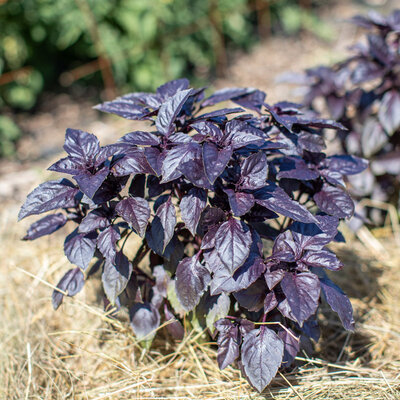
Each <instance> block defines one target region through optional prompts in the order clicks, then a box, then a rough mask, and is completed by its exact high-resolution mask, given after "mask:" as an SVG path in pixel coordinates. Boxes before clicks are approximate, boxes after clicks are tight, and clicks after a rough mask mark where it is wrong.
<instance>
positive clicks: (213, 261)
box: [203, 249, 229, 294]
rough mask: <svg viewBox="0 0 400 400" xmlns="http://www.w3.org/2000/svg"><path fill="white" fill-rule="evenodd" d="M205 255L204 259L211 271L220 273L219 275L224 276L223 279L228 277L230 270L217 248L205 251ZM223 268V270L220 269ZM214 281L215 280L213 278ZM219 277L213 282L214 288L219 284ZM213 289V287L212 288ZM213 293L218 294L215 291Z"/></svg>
mask: <svg viewBox="0 0 400 400" xmlns="http://www.w3.org/2000/svg"><path fill="white" fill-rule="evenodd" d="M203 257H204V261H205V262H206V265H207V268H208V270H209V271H211V272H214V273H217V272H218V273H219V276H220V275H221V276H222V279H223V280H224V279H226V276H227V275H228V274H229V271H227V268H226V266H225V264H224V263H223V262H222V260H221V259H220V257H219V255H218V252H217V250H216V249H213V250H211V251H205V252H203ZM220 270H223V271H220ZM213 282H214V280H213ZM218 282H219V279H218V277H216V280H215V282H214V284H213V286H212V287H213V288H215V287H216V286H215V285H216V284H218ZM212 290H213V289H212ZM212 294H216V293H214V291H213V293H212Z"/></svg>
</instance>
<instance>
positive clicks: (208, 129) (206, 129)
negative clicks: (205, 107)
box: [191, 121, 224, 143]
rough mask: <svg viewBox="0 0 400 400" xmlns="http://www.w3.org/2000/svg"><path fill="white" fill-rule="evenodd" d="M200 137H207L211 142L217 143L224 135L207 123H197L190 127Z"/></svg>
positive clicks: (214, 126)
mask: <svg viewBox="0 0 400 400" xmlns="http://www.w3.org/2000/svg"><path fill="white" fill-rule="evenodd" d="M191 126H192V127H193V128H194V129H196V131H197V132H199V133H200V134H201V135H202V136H205V137H209V138H210V139H212V141H213V142H216V143H219V142H220V141H221V140H222V138H223V136H224V134H223V133H222V131H221V129H219V128H218V127H217V126H216V125H214V124H213V123H212V122H209V121H199V122H195V123H194V124H192V125H191Z"/></svg>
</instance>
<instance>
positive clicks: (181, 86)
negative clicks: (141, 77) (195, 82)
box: [157, 78, 189, 100]
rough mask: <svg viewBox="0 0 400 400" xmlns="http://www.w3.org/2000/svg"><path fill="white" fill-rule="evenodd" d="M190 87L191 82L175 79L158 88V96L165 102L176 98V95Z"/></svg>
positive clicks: (184, 79)
mask: <svg viewBox="0 0 400 400" xmlns="http://www.w3.org/2000/svg"><path fill="white" fill-rule="evenodd" d="M188 87H189V81H188V80H187V79H186V78H182V79H175V80H173V81H169V82H167V83H164V84H163V85H161V86H159V87H158V88H157V94H158V95H159V96H160V97H161V98H163V99H164V100H166V99H168V98H169V97H172V96H174V95H175V94H176V93H178V92H181V91H182V90H185V89H187V88H188Z"/></svg>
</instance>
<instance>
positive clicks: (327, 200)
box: [314, 183, 354, 218]
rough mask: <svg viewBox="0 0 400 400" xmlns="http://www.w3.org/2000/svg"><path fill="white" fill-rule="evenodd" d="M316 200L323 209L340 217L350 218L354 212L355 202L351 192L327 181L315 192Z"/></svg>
mask: <svg viewBox="0 0 400 400" xmlns="http://www.w3.org/2000/svg"><path fill="white" fill-rule="evenodd" d="M314 201H315V203H316V204H317V206H318V207H319V209H320V210H321V211H323V212H325V213H327V214H329V215H333V216H335V217H338V218H346V217H347V218H350V217H351V216H352V215H353V213H354V203H353V200H352V199H351V197H350V196H349V194H348V193H347V192H346V191H345V190H344V189H341V188H338V187H335V186H331V185H329V184H327V183H324V185H323V186H322V189H321V190H320V191H319V192H317V193H316V194H314Z"/></svg>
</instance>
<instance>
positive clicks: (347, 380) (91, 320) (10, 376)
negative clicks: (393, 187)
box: [0, 205, 400, 400]
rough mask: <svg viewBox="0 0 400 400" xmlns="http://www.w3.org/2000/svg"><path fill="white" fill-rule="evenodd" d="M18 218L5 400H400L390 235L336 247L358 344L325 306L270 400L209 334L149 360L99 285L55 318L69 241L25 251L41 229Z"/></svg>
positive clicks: (0, 349)
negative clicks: (223, 362) (222, 363)
mask: <svg viewBox="0 0 400 400" xmlns="http://www.w3.org/2000/svg"><path fill="white" fill-rule="evenodd" d="M17 211H18V210H17V208H16V207H15V206H12V205H10V206H7V205H4V206H3V211H2V213H1V215H0V254H1V263H0V311H1V322H0V398H1V399H51V400H55V399H91V400H94V399H190V398H195V399H215V400H216V399H263V398H266V399H308V400H312V399H326V400H331V399H332V400H333V399H358V400H362V399H371V400H378V399H400V287H399V281H400V252H399V251H398V248H397V246H396V245H395V242H394V240H393V238H392V237H391V235H390V233H388V232H379V234H380V236H381V238H380V239H378V240H379V245H377V244H376V242H373V243H371V244H370V243H369V242H368V238H367V239H366V238H365V237H364V238H363V241H364V244H363V243H361V242H359V241H358V240H355V239H351V238H350V241H349V242H348V244H345V245H337V246H335V251H337V252H338V254H339V256H340V257H341V259H342V260H343V261H344V263H345V268H344V270H343V271H341V272H339V273H336V274H335V275H334V278H335V280H336V282H338V283H339V284H340V285H341V286H342V287H343V288H344V290H345V291H346V292H347V294H348V295H349V296H350V298H351V300H352V303H353V306H354V308H355V313H356V320H357V331H356V333H355V334H349V333H347V332H345V331H344V330H343V329H342V328H341V327H340V323H339V321H338V319H337V318H336V316H335V315H334V314H333V313H332V312H329V310H328V309H327V308H326V307H323V309H322V313H321V325H322V339H321V341H320V343H319V344H318V345H317V347H316V351H315V353H314V354H301V355H300V357H298V360H297V365H296V367H295V369H294V370H293V371H291V372H289V373H285V374H282V375H278V376H277V378H276V379H275V380H274V381H273V384H272V385H271V387H270V388H268V389H267V390H266V391H265V392H264V393H263V394H262V395H259V394H257V393H256V392H255V391H254V390H252V388H251V387H250V386H249V385H248V383H247V382H246V380H245V379H244V378H243V377H242V376H241V375H240V372H239V371H238V370H237V369H235V368H231V367H229V368H227V369H226V370H224V371H222V372H221V371H219V370H218V368H217V363H216V350H215V346H213V344H212V343H207V342H206V340H205V338H204V335H202V334H201V333H197V332H194V333H188V334H187V336H186V337H185V339H184V340H183V341H182V342H181V343H179V342H173V341H172V340H170V339H169V338H168V337H167V336H165V332H164V330H163V329H162V330H161V332H160V335H159V337H158V339H157V340H156V341H155V343H154V345H153V347H152V348H151V349H150V350H149V351H146V350H143V349H142V348H141V347H140V346H139V344H138V343H136V341H135V338H134V337H133V335H132V333H131V330H130V329H129V325H128V323H127V321H126V317H125V316H124V315H122V316H121V318H120V320H118V321H114V322H113V321H111V320H110V319H109V318H108V317H107V316H106V315H105V314H104V312H103V310H102V308H101V307H100V306H99V304H100V303H101V301H99V296H98V293H97V291H96V290H97V289H96V288H97V287H98V286H99V282H96V281H95V280H92V281H89V282H88V284H87V285H86V287H85V289H84V290H83V292H82V293H80V294H79V295H78V296H77V297H76V298H73V299H71V298H67V299H66V301H64V304H63V306H62V307H61V308H60V309H59V310H58V311H57V312H55V311H53V309H52V307H51V300H50V296H51V292H52V288H51V283H54V282H57V281H58V279H59V278H60V276H61V275H62V274H63V273H64V272H65V271H66V270H67V269H68V268H69V263H68V261H67V259H66V258H65V257H64V255H63V254H62V243H63V232H61V233H60V234H56V235H55V236H54V237H52V238H42V239H39V240H37V241H35V242H20V238H21V237H22V235H23V233H24V229H25V228H26V226H27V225H28V223H29V222H31V221H28V222H21V223H19V224H18V225H17V224H16V214H17ZM378 236H379V235H378ZM371 240H372V239H371ZM376 246H378V248H376ZM379 246H381V247H379ZM372 247H373V251H371V249H372Z"/></svg>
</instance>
